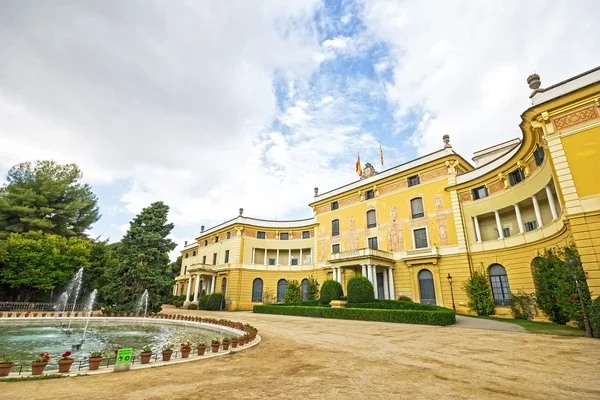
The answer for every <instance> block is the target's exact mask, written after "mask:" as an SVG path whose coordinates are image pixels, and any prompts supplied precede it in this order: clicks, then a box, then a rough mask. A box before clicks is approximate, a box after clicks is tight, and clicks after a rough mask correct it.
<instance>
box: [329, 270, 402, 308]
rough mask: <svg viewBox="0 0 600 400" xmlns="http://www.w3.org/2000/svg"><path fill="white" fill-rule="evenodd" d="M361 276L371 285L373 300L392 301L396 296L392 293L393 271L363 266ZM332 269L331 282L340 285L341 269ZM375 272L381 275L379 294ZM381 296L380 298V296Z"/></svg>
mask: <svg viewBox="0 0 600 400" xmlns="http://www.w3.org/2000/svg"><path fill="white" fill-rule="evenodd" d="M361 268H362V276H364V277H366V278H367V279H368V280H369V282H371V285H373V292H374V294H375V298H376V299H378V298H380V297H381V298H383V299H386V300H394V299H395V298H396V294H395V291H394V269H393V268H390V267H381V266H377V265H373V264H363V265H361ZM332 269H333V280H334V281H337V282H339V283H340V284H342V267H332ZM377 272H382V273H383V293H379V287H378V285H377ZM380 295H381V296H380Z"/></svg>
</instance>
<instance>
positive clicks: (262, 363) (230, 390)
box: [0, 309, 600, 400]
mask: <svg viewBox="0 0 600 400" xmlns="http://www.w3.org/2000/svg"><path fill="white" fill-rule="evenodd" d="M167 311H168V312H170V313H174V312H179V313H182V314H193V315H201V316H209V315H210V316H217V317H218V318H227V319H231V320H236V321H243V322H248V323H251V324H253V325H255V326H256V327H257V328H258V329H259V334H260V335H262V338H263V341H262V342H261V343H260V344H259V345H258V346H256V347H255V348H252V349H248V350H247V351H244V352H241V353H238V354H233V355H231V356H230V357H220V358H217V359H214V360H203V361H199V362H191V363H186V364H179V365H172V366H166V367H160V368H150V369H147V370H141V371H131V372H126V373H111V374H105V375H100V376H87V377H78V378H73V379H58V380H48V381H31V382H18V383H0V393H2V396H1V397H2V398H6V399H47V398H55V399H56V398H62V397H69V398H78V399H79V398H95V397H96V396H98V397H99V398H106V399H112V398H114V399H116V398H119V399H120V398H124V399H125V398H126V399H128V400H129V399H131V400H135V399H244V400H248V399H257V398H270V399H278V400H279V399H302V400H304V399H327V400H329V399H349V398H351V399H352V400H357V399H411V400H412V399H416V400H418V399H515V398H519V399H540V400H542V399H543V400H546V399H569V400H572V399H598V398H600V380H598V379H597V376H598V370H599V369H600V341H598V340H597V339H587V338H572V337H561V336H550V335H535V334H529V333H521V332H506V331H496V330H493V331H492V330H484V329H458V328H452V327H432V326H420V325H404V324H392V323H373V322H365V321H344V320H329V319H313V318H302V317H289V316H278V315H277V316H276V315H261V314H252V313H248V312H232V313H214V312H205V311H187V310H174V309H168V310H167ZM459 319H460V320H461V322H459V324H460V325H462V324H463V321H462V318H459ZM464 323H465V324H468V321H465V322H464ZM501 324H503V323H501ZM507 324H508V323H507ZM460 325H459V326H460Z"/></svg>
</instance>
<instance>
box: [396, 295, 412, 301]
mask: <svg viewBox="0 0 600 400" xmlns="http://www.w3.org/2000/svg"><path fill="white" fill-rule="evenodd" d="M398 301H412V299H411V298H410V297H408V296H404V295H402V294H401V295H400V296H398Z"/></svg>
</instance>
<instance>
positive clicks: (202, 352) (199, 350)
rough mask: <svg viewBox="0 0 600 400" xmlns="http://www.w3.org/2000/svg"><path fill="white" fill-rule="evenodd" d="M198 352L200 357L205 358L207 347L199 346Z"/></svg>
mask: <svg viewBox="0 0 600 400" xmlns="http://www.w3.org/2000/svg"><path fill="white" fill-rule="evenodd" d="M196 350H198V355H199V356H203V355H204V352H205V351H206V346H198V347H196Z"/></svg>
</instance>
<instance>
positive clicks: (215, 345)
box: [210, 339, 221, 353]
mask: <svg viewBox="0 0 600 400" xmlns="http://www.w3.org/2000/svg"><path fill="white" fill-rule="evenodd" d="M210 347H211V351H212V352H213V353H216V352H218V351H219V347H221V342H219V339H213V341H212V342H211V344H210Z"/></svg>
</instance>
